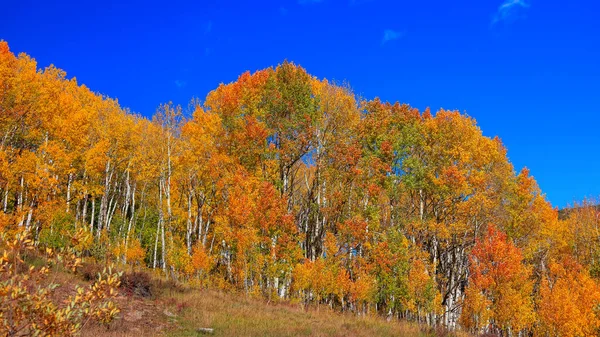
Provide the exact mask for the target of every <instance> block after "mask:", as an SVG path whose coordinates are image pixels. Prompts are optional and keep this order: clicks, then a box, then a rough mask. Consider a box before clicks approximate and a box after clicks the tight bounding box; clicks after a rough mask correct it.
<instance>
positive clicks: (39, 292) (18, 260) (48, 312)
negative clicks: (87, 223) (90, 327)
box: [0, 231, 120, 336]
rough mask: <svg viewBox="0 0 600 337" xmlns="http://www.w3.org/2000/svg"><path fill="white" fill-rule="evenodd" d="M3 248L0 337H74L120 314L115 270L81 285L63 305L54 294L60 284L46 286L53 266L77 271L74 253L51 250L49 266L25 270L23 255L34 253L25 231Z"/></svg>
mask: <svg viewBox="0 0 600 337" xmlns="http://www.w3.org/2000/svg"><path fill="white" fill-rule="evenodd" d="M0 247H1V249H2V253H1V256H0V334H2V335H6V336H31V335H33V336H37V335H41V336H72V335H74V334H76V333H77V332H78V331H79V330H80V329H81V328H82V327H83V326H84V325H85V324H87V323H88V322H90V321H96V322H99V323H101V324H109V323H110V322H111V321H112V320H113V319H114V318H115V317H116V315H117V314H118V313H119V309H118V308H117V307H116V305H115V303H114V302H113V301H112V300H111V299H112V298H114V297H115V296H116V295H117V288H118V286H119V276H120V274H118V273H115V272H113V271H112V269H111V268H107V269H105V270H104V271H103V272H102V273H100V274H99V275H98V279H97V280H96V281H95V282H94V283H93V284H92V285H90V286H89V287H87V288H84V287H79V286H77V287H76V290H75V294H74V295H72V296H70V297H68V298H67V300H66V301H64V302H62V303H59V302H57V301H55V300H54V296H53V295H54V293H55V290H56V289H57V288H59V287H60V285H59V284H56V283H53V282H48V281H47V278H48V275H49V274H50V266H51V264H54V265H58V264H61V265H63V266H64V267H65V268H67V269H70V270H75V269H76V268H78V267H79V266H80V264H81V260H80V259H79V258H78V257H76V254H74V253H72V254H64V255H63V254H57V253H55V252H54V251H52V250H51V249H49V248H47V249H46V252H45V255H46V256H47V257H48V261H47V262H48V263H47V265H45V266H42V267H39V268H38V267H35V266H29V267H27V263H26V262H25V261H24V258H25V256H27V255H29V254H34V253H35V250H36V247H35V246H34V244H33V241H32V240H31V238H30V233H29V232H27V231H22V232H17V233H16V234H14V235H7V234H3V235H2V236H1V237H0Z"/></svg>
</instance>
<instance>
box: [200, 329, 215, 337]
mask: <svg viewBox="0 0 600 337" xmlns="http://www.w3.org/2000/svg"><path fill="white" fill-rule="evenodd" d="M196 331H197V332H199V333H202V334H207V335H211V334H213V333H214V332H215V329H212V328H198V329H196Z"/></svg>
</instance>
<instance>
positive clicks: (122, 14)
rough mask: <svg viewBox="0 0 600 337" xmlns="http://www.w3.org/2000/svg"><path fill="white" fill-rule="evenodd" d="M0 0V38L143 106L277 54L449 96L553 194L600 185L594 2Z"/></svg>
mask: <svg viewBox="0 0 600 337" xmlns="http://www.w3.org/2000/svg"><path fill="white" fill-rule="evenodd" d="M124 2H126V1H94V2H92V1H78V3H76V2H75V1H72V2H70V1H31V0H21V1H4V2H3V3H2V5H1V6H0V7H1V8H2V12H3V14H2V19H1V20H0V39H4V40H6V41H8V42H9V45H10V46H11V49H12V50H13V51H15V52H26V53H28V54H30V55H32V56H33V57H35V58H36V59H37V60H38V62H39V65H40V66H47V65H49V64H50V63H54V64H55V65H56V66H58V67H60V68H62V69H64V70H66V71H67V74H68V76H69V77H71V76H75V77H77V79H78V80H79V82H80V83H84V84H86V85H87V86H89V87H91V88H92V89H93V90H94V91H98V92H101V93H103V94H106V95H109V96H112V97H116V98H118V99H119V101H120V102H121V104H122V105H123V106H126V107H129V108H130V109H131V110H132V111H135V112H138V113H141V114H143V115H145V116H150V115H151V114H152V113H153V112H154V110H155V108H156V107H157V106H158V104H159V103H161V102H167V101H169V100H172V101H174V102H175V103H181V104H183V105H185V104H187V102H188V101H189V99H190V98H191V97H193V96H196V97H200V98H202V99H203V98H204V97H205V96H206V94H207V93H208V92H209V91H210V90H212V89H214V88H215V87H216V86H217V85H218V84H219V83H221V82H226V83H227V82H231V81H233V80H235V79H236V77H237V76H238V75H239V74H240V73H242V72H243V71H245V70H251V71H254V70H258V69H262V68H265V67H268V66H271V65H276V64H278V63H280V62H282V61H283V60H284V59H288V60H290V61H294V62H296V63H298V64H300V65H302V66H304V67H305V68H306V69H307V70H308V71H309V72H310V73H312V74H314V75H316V76H318V77H319V78H323V77H326V78H328V79H335V80H338V81H343V80H346V81H348V82H349V83H350V85H351V86H352V87H353V88H354V90H355V91H356V93H358V94H360V95H362V96H363V97H365V98H374V97H376V96H379V97H381V98H382V99H384V100H389V101H400V102H404V103H409V104H411V105H413V106H415V107H418V108H420V109H423V108H425V107H427V106H429V107H431V108H432V109H433V110H437V109H438V108H440V107H443V108H445V109H458V110H460V111H462V112H466V113H468V114H469V115H471V116H473V117H475V118H476V119H477V121H478V122H479V125H480V126H481V128H482V129H483V132H484V134H486V135H488V136H495V135H498V136H500V138H501V139H502V140H503V142H504V143H505V144H506V146H507V147H508V150H509V151H508V154H509V157H510V159H511V161H512V162H513V163H514V165H515V167H516V168H517V169H520V168H522V167H524V166H527V167H529V168H530V170H531V172H532V174H533V175H534V176H535V178H536V179H537V180H538V183H539V184H540V186H541V188H542V190H543V191H544V192H545V193H546V195H547V197H548V199H549V200H550V201H551V202H552V203H553V204H554V205H556V206H559V207H563V206H565V205H567V204H568V203H571V202H572V201H573V200H580V199H582V198H583V197H585V196H600V19H599V18H598V15H599V13H600V4H598V2H597V1H591V0H589V1H578V0H569V1H568V0H506V1H504V0H491V1H490V0H488V1H481V0H472V1H466V0H456V1H441V0H440V1H430V0H423V1H380V0H290V1H277V2H264V1H243V2H242V1H240V2H235V1H211V0H208V1H189V2H184V1H178V0H170V1H151V0H146V1H129V2H128V3H127V4H123V3H124Z"/></svg>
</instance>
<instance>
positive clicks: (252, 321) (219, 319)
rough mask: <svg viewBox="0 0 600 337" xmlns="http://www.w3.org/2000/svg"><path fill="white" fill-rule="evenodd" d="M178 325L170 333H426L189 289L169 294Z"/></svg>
mask: <svg viewBox="0 0 600 337" xmlns="http://www.w3.org/2000/svg"><path fill="white" fill-rule="evenodd" d="M169 302H170V303H168V304H169V307H168V309H169V310H170V311H171V312H172V313H174V314H176V315H177V317H175V318H174V320H176V321H177V324H178V325H179V329H178V330H174V331H169V332H166V334H167V335H169V336H198V333H197V332H196V329H197V328H213V329H214V331H215V333H214V336H409V337H411V336H415V337H416V336H427V334H425V333H422V332H421V331H420V329H419V327H418V326H416V325H413V324H408V323H403V322H387V321H385V320H384V319H382V318H379V317H371V316H361V317H358V316H356V315H352V314H340V313H336V312H333V311H331V310H329V309H328V308H326V307H321V308H318V309H309V310H304V309H303V308H302V307H301V306H300V305H292V304H281V303H278V304H268V303H266V302H265V301H263V300H259V299H251V298H248V297H246V296H245V295H238V296H235V295H232V294H225V293H222V292H216V291H190V292H188V293H184V294H175V295H173V296H172V297H170V300H169Z"/></svg>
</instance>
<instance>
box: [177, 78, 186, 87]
mask: <svg viewBox="0 0 600 337" xmlns="http://www.w3.org/2000/svg"><path fill="white" fill-rule="evenodd" d="M175 85H176V86H177V88H183V87H185V86H186V85H187V82H186V81H182V80H175Z"/></svg>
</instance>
